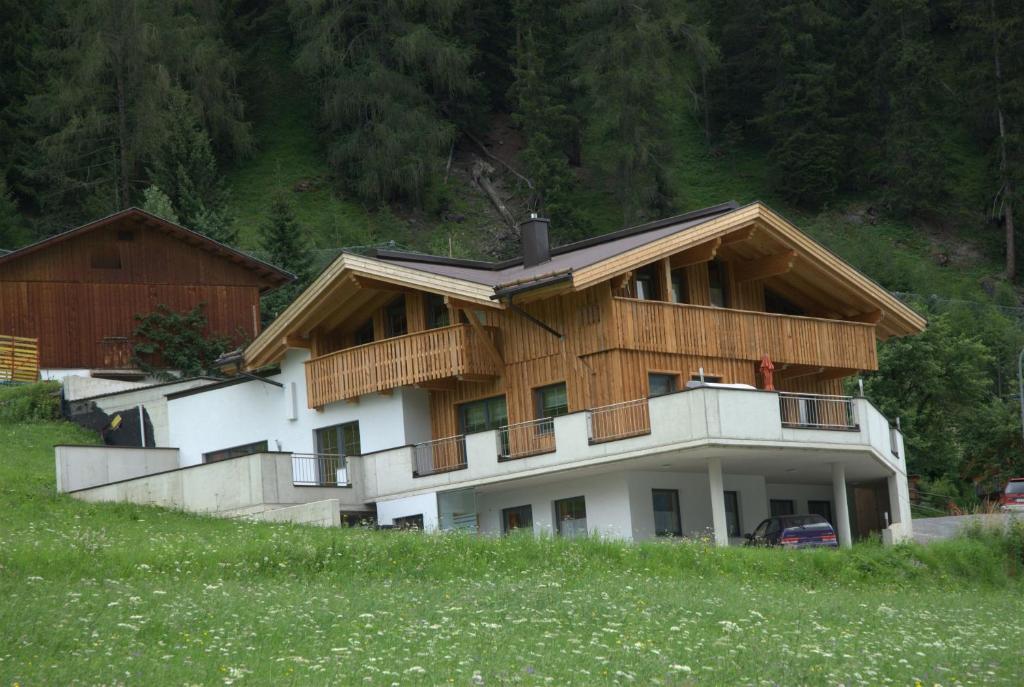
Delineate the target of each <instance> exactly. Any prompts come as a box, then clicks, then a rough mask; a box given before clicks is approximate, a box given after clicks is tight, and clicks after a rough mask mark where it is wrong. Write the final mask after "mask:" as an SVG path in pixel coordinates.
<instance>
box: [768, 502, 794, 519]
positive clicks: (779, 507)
mask: <svg viewBox="0 0 1024 687" xmlns="http://www.w3.org/2000/svg"><path fill="white" fill-rule="evenodd" d="M769 506H771V514H772V516H773V517H774V516H776V515H792V514H793V513H794V511H795V509H794V507H793V501H792V500H791V499H772V500H771V502H770V503H769Z"/></svg>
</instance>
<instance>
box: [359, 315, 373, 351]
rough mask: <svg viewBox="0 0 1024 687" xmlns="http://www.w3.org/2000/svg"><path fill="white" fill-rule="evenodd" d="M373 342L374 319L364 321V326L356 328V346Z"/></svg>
mask: <svg viewBox="0 0 1024 687" xmlns="http://www.w3.org/2000/svg"><path fill="white" fill-rule="evenodd" d="M372 342H373V320H367V321H366V322H363V326H361V327H360V328H359V329H357V330H356V346H361V345H363V344H368V343H372Z"/></svg>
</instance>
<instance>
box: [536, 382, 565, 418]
mask: <svg viewBox="0 0 1024 687" xmlns="http://www.w3.org/2000/svg"><path fill="white" fill-rule="evenodd" d="M556 387H562V389H563V390H564V393H565V406H564V408H565V409H564V410H563V411H561V412H556V413H553V414H551V415H547V414H545V412H544V411H545V408H544V393H545V392H547V391H549V390H552V389H554V388H556ZM558 408H559V409H561V408H562V406H558ZM533 412H534V418H535V419H537V420H543V419H545V418H556V417H561V416H562V415H568V414H569V385H568V384H566V383H565V382H564V381H561V382H555V383H554V384H545V385H543V386H537V387H534V388H533Z"/></svg>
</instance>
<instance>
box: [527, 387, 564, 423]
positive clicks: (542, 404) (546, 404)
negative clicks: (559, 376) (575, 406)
mask: <svg viewBox="0 0 1024 687" xmlns="http://www.w3.org/2000/svg"><path fill="white" fill-rule="evenodd" d="M533 396H534V402H535V403H536V406H537V417H538V418H542V417H558V416H559V415H566V414H568V412H569V396H568V395H567V393H566V391H565V382H559V383H558V384H551V385H550V386H542V387H540V388H539V389H534V390H533Z"/></svg>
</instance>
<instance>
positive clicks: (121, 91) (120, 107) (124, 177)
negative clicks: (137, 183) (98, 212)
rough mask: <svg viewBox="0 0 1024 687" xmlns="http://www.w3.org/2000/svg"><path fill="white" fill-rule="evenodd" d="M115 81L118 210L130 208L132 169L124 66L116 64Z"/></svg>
mask: <svg viewBox="0 0 1024 687" xmlns="http://www.w3.org/2000/svg"><path fill="white" fill-rule="evenodd" d="M114 80H115V82H116V85H117V146H118V148H119V150H118V154H119V158H120V169H121V178H120V179H118V193H119V196H120V198H118V205H119V207H118V208H117V209H118V210H121V209H123V208H126V207H128V198H129V195H128V184H129V180H130V179H131V169H130V165H129V162H128V101H127V97H126V96H125V88H124V72H123V70H122V65H121V64H117V63H115V65H114Z"/></svg>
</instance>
